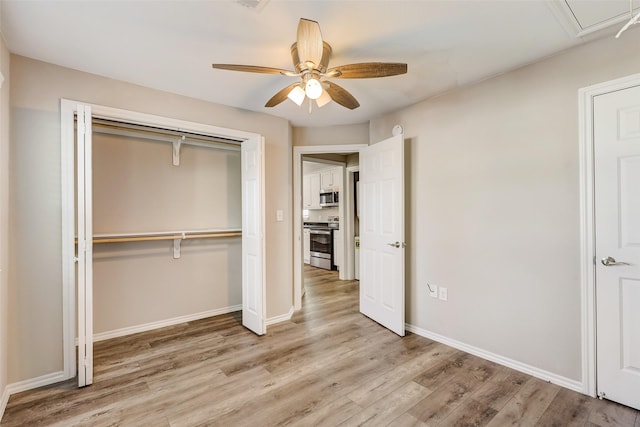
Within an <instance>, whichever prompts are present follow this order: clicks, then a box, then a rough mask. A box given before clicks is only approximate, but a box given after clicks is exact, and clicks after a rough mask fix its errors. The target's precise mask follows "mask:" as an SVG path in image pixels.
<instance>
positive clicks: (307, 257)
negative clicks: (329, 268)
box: [302, 228, 311, 264]
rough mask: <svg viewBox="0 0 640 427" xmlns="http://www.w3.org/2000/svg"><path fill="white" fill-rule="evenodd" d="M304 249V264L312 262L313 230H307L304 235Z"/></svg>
mask: <svg viewBox="0 0 640 427" xmlns="http://www.w3.org/2000/svg"><path fill="white" fill-rule="evenodd" d="M302 248H303V250H304V256H303V258H304V263H305V264H309V263H310V262H311V230H309V229H308V228H305V229H304V231H303V233H302Z"/></svg>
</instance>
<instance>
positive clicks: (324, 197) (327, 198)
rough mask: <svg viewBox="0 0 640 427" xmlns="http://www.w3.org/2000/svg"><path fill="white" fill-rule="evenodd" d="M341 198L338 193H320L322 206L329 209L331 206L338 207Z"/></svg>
mask: <svg viewBox="0 0 640 427" xmlns="http://www.w3.org/2000/svg"><path fill="white" fill-rule="evenodd" d="M339 201H340V197H339V196H338V192H337V191H322V192H320V206H321V207H323V208H328V207H331V206H338V204H339Z"/></svg>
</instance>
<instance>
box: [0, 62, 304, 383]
mask: <svg viewBox="0 0 640 427" xmlns="http://www.w3.org/2000/svg"><path fill="white" fill-rule="evenodd" d="M11 72H12V75H13V76H17V77H16V78H14V79H13V80H12V82H11V114H12V116H11V126H12V138H11V165H12V170H11V177H10V178H11V187H10V197H11V198H12V202H11V205H10V229H11V233H10V246H11V249H12V251H11V254H10V259H9V263H10V266H11V272H10V275H9V301H10V306H11V312H10V313H9V316H10V326H11V328H10V332H9V341H8V342H9V378H8V381H9V382H10V383H12V382H16V381H21V380H25V379H30V378H34V377H38V376H40V375H44V374H48V373H52V372H57V371H60V370H61V369H62V330H61V326H62V309H61V302H60V300H61V295H62V289H61V274H62V273H61V265H62V261H61V249H60V248H61V242H60V222H61V217H60V215H61V212H60V208H61V202H60V112H59V111H60V107H59V105H60V98H68V99H73V100H77V101H84V102H89V103H93V104H100V105H106V106H110V107H115V108H122V109H127V110H132V111H139V112H144V113H149V114H156V115H160V116H166V117H172V118H176V119H182V120H189V121H193V122H199V123H204V124H211V125H216V126H222V127H227V128H233V129H239V130H244V131H249V132H256V133H260V134H262V135H264V136H265V139H266V165H267V166H266V193H267V198H266V211H267V219H266V251H267V267H266V274H267V316H268V317H275V316H279V315H283V314H286V313H287V312H288V311H289V309H290V307H291V305H292V284H291V270H292V269H291V241H292V237H291V215H290V212H291V128H290V126H289V124H288V122H287V121H286V120H283V119H280V118H276V117H272V116H268V115H264V114H259V113H253V112H249V111H243V110H238V109H235V108H230V107H225V106H221V105H216V104H211V103H207V102H204V101H199V100H196V99H192V98H186V97H182V96H177V95H173V94H169V93H166V92H161V91H157V90H152V89H148V88H144V87H141V86H136V85H132V84H127V83H124V82H120V81H116V80H111V79H106V78H103V77H99V76H96V75H91V74H87V73H83V72H79V71H74V70H70V69H67V68H62V67H58V66H55V65H51V64H47V63H43V62H39V61H35V60H31V59H28V58H24V57H20V56H15V55H14V56H12V57H11ZM278 209H281V210H283V211H284V212H285V220H284V221H283V222H276V215H275V213H276V210H278ZM36 267H37V268H36Z"/></svg>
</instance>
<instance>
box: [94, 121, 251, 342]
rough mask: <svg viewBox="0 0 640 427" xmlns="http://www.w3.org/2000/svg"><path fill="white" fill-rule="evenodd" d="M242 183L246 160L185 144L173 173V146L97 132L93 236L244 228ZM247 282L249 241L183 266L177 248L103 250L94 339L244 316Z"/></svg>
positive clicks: (153, 245) (222, 244)
mask: <svg viewBox="0 0 640 427" xmlns="http://www.w3.org/2000/svg"><path fill="white" fill-rule="evenodd" d="M240 180H241V176H240V152H239V151H232V150H223V149H216V148H206V147H200V146H193V145H182V147H181V151H180V165H179V166H173V164H172V145H171V144H170V143H167V142H160V141H153V140H148V139H139V138H132V137H125V136H116V135H107V134H101V133H96V132H94V136H93V197H94V203H93V220H94V234H95V235H101V234H125V233H148V232H164V231H187V230H204V229H240V228H241V213H242V206H241V188H240V182H241V181H240ZM241 281H242V270H241V238H240V237H229V238H215V239H190V240H183V241H182V242H181V250H180V258H177V259H174V257H173V242H172V241H171V240H167V241H149V242H128V243H101V244H95V245H94V330H95V333H96V334H97V335H98V337H100V336H101V334H102V335H103V336H105V335H106V336H111V335H113V334H115V335H119V334H120V333H123V331H122V330H127V329H131V328H133V329H135V328H137V327H140V326H141V325H147V324H153V323H162V322H166V321H169V320H171V319H175V318H180V317H184V316H193V315H196V314H202V315H206V314H211V315H213V314H217V313H219V312H225V311H229V310H233V309H239V308H238V305H240V304H241V302H242V295H241ZM114 331H116V332H115V333H114ZM117 331H120V333H117Z"/></svg>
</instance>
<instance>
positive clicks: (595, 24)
mask: <svg viewBox="0 0 640 427" xmlns="http://www.w3.org/2000/svg"><path fill="white" fill-rule="evenodd" d="M559 3H560V5H561V7H562V8H563V9H564V11H565V12H566V15H567V17H568V18H569V20H570V21H571V24H572V26H573V27H575V29H576V30H577V34H576V37H579V36H583V35H586V34H589V33H592V32H595V31H598V30H601V29H604V28H607V27H609V26H612V25H616V24H622V23H624V22H625V21H628V20H629V17H630V16H629V0H590V1H585V0H561V1H560V2H559ZM633 5H634V10H635V11H636V12H637V11H638V10H640V1H639V0H634V2H633Z"/></svg>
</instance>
